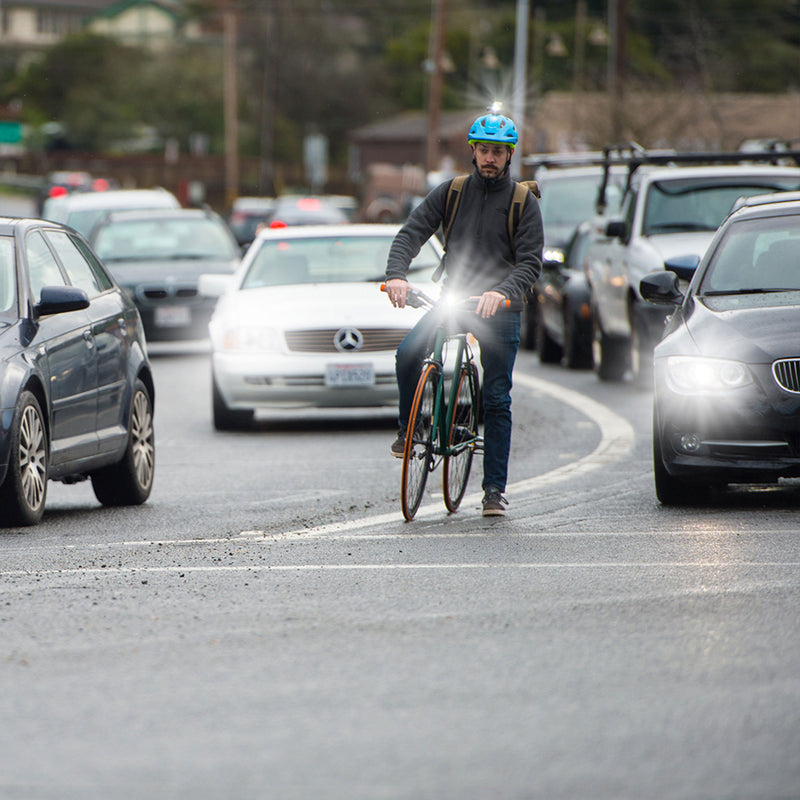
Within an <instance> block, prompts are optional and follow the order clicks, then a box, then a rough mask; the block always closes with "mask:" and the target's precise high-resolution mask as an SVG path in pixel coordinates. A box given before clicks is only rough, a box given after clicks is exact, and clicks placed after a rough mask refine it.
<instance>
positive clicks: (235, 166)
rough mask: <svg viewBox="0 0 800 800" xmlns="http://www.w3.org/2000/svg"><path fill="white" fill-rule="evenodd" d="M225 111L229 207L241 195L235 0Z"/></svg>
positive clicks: (226, 15) (226, 22)
mask: <svg viewBox="0 0 800 800" xmlns="http://www.w3.org/2000/svg"><path fill="white" fill-rule="evenodd" d="M222 24H223V98H222V104H223V111H224V116H225V203H226V206H227V207H228V208H230V207H231V205H233V201H234V200H235V199H236V198H237V197H238V195H239V103H238V93H239V92H238V81H237V78H236V53H237V29H238V24H237V19H236V11H235V10H234V8H233V2H232V0H228V2H227V3H226V4H225V7H224V9H223V11H222Z"/></svg>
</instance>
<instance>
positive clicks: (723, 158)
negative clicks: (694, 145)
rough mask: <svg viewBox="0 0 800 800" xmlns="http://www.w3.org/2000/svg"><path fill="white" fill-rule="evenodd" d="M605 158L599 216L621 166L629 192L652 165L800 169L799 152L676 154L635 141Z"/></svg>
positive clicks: (614, 147)
mask: <svg viewBox="0 0 800 800" xmlns="http://www.w3.org/2000/svg"><path fill="white" fill-rule="evenodd" d="M603 155H604V161H603V180H602V181H601V183H600V188H599V190H598V193H597V203H596V206H597V212H598V214H602V213H603V212H604V211H605V209H606V205H607V201H606V189H607V187H608V175H609V172H610V170H611V168H612V167H613V166H618V165H620V164H623V165H625V166H626V167H627V168H628V178H627V181H626V183H625V192H626V193H627V192H628V190H629V189H630V186H631V180H632V179H633V175H634V173H635V172H636V170H637V169H639V167H641V166H643V165H645V164H648V165H653V166H658V165H662V166H678V165H681V166H689V165H692V164H742V163H752V162H754V161H763V162H766V163H770V164H779V163H780V162H784V161H794V163H795V164H797V165H798V166H800V150H780V149H775V150H755V151H747V150H735V151H732V152H688V153H677V152H675V151H668V150H667V151H665V150H656V151H653V150H649V151H648V150H646V149H645V148H644V147H642V146H641V145H640V144H637V143H636V142H626V143H623V144H616V145H610V146H608V147H605V148H603Z"/></svg>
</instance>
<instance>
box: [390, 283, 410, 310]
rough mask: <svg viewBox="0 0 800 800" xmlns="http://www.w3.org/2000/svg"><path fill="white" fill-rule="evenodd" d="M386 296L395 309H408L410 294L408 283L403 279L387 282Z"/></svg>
mask: <svg viewBox="0 0 800 800" xmlns="http://www.w3.org/2000/svg"><path fill="white" fill-rule="evenodd" d="M385 287H386V294H387V295H388V296H389V300H390V301H391V303H392V305H393V306H394V307H395V308H405V307H406V295H407V294H408V289H409V286H408V281H404V280H403V279H402V278H392V279H391V280H388V281H386V283H385Z"/></svg>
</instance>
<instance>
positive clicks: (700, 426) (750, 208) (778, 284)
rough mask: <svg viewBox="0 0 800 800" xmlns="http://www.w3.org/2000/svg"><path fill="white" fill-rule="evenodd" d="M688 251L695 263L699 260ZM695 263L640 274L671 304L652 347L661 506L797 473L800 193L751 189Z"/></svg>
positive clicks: (647, 288) (646, 287) (645, 287)
mask: <svg viewBox="0 0 800 800" xmlns="http://www.w3.org/2000/svg"><path fill="white" fill-rule="evenodd" d="M697 261H698V260H697V259H696V258H695V259H694V264H697ZM694 264H688V265H687V264H686V263H683V264H681V263H678V260H677V259H676V260H675V262H668V263H667V265H666V266H667V270H668V271H660V272H657V273H652V274H651V275H648V276H647V277H645V278H644V279H643V280H642V281H641V284H640V290H641V293H642V296H643V297H644V298H645V299H646V300H649V301H651V302H659V303H665V304H668V305H671V306H672V307H673V313H672V315H671V316H670V317H669V320H668V323H667V328H666V331H665V333H664V336H663V338H662V340H661V342H660V343H659V344H658V345H657V346H656V348H655V361H654V366H655V384H654V403H653V466H654V473H655V488H656V494H657V496H658V499H659V500H660V501H661V503H663V504H665V505H678V504H684V503H693V502H698V501H704V500H706V499H707V498H708V497H709V496H710V492H711V490H712V489H714V488H723V487H725V486H726V485H728V484H750V483H775V482H777V481H779V480H780V479H782V478H792V479H794V478H798V477H800V193H798V192H786V193H782V194H774V195H768V196H760V197H752V198H749V199H747V200H744V201H742V202H741V203H740V207H739V208H738V209H737V210H735V211H733V212H732V213H731V214H730V215H729V216H728V218H727V219H726V220H725V221H724V222H723V223H722V225H721V226H720V228H719V230H718V231H717V234H716V236H715V238H714V240H713V241H712V243H711V245H710V246H709V249H708V251H707V252H706V254H705V256H704V257H703V259H702V260H701V261H700V262H699V266H697V267H696V270H695V271H694V275H693V277H692V278H691V283H690V284H689V287H688V290H687V291H686V292H685V293H683V292H682V291H681V290H680V284H679V282H678V281H679V275H680V276H681V277H683V278H686V277H689V273H688V272H687V267H688V268H689V270H691V267H693V266H694Z"/></svg>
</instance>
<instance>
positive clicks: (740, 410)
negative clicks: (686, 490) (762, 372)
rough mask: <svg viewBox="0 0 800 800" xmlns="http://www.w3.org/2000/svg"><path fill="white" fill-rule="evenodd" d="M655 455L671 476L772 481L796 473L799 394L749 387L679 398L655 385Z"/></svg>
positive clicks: (799, 473)
mask: <svg viewBox="0 0 800 800" xmlns="http://www.w3.org/2000/svg"><path fill="white" fill-rule="evenodd" d="M656 386H657V388H656V413H655V417H654V424H655V425H657V426H658V431H657V433H658V439H659V441H660V449H661V460H662V462H663V464H664V468H665V469H666V470H667V472H668V473H669V474H670V475H672V476H673V477H680V478H690V477H693V476H694V477H698V476H703V477H704V478H705V479H707V480H708V481H709V482H712V483H772V482H775V481H777V480H778V479H779V478H796V477H800V395H788V394H783V395H781V394H779V393H778V392H777V391H776V392H774V393H772V392H769V391H768V392H764V391H762V390H761V388H760V387H759V386H756V385H754V386H752V387H749V388H747V389H743V390H740V391H737V392H734V393H732V396H730V397H720V396H713V397H707V398H698V397H684V396H680V395H676V394H674V393H672V392H670V391H669V390H667V389H666V388H665V387H664V386H663V385H662V384H661V382H660V381H658V382H657V384H656Z"/></svg>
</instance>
